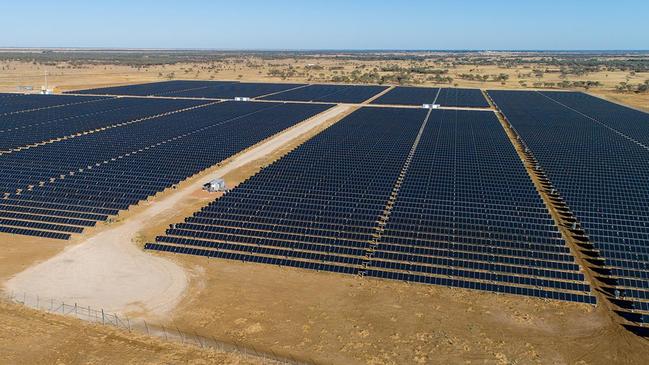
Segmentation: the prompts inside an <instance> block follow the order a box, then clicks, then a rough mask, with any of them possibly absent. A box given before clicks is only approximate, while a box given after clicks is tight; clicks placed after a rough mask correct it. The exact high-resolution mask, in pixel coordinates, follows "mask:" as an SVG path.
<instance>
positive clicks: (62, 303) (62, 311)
mask: <svg viewBox="0 0 649 365" xmlns="http://www.w3.org/2000/svg"><path fill="white" fill-rule="evenodd" d="M61 313H63V314H65V302H61Z"/></svg>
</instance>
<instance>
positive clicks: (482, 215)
mask: <svg viewBox="0 0 649 365" xmlns="http://www.w3.org/2000/svg"><path fill="white" fill-rule="evenodd" d="M316 121H317V124H316ZM291 133H293V134H291ZM289 135H290V136H291V137H288V136H289ZM273 141H275V142H274V143H275V144H276V146H275V147H273V148H274V149H273V150H272V151H271V152H272V153H271V152H269V151H270V149H269V148H270V147H268V146H270V144H271V143H273ZM265 146H266V147H265ZM264 148H267V149H268V151H265V150H264ZM260 150H264V151H265V152H264V154H263V155H255V156H254V158H253V157H247V156H249V155H251V153H253V152H255V151H260ZM278 151H281V153H280V152H278ZM246 158H248V159H247V160H245V159H246ZM264 158H265V159H266V160H264V162H263V163H262V162H258V163H257V164H258V166H257V167H256V168H255V169H250V171H248V170H246V171H248V172H245V173H244V172H239V175H237V176H239V177H238V178H233V177H231V175H228V174H232V173H235V172H238V171H240V169H241V168H242V166H246V165H245V163H252V162H253V161H261V159H264ZM238 159H244V160H245V163H244V162H241V163H238V162H237V161H239V160H238ZM0 161H1V162H2V163H0V189H1V194H2V198H1V200H0V241H7V242H9V241H10V242H12V244H20V242H21V239H23V238H24V239H27V238H30V239H43V240H47V242H53V243H48V244H49V245H60V247H61V249H63V248H64V247H68V245H69V244H70V245H72V246H74V245H79V246H77V247H81V246H83V245H84V242H86V241H87V240H92V239H93V237H95V236H99V235H101V234H103V233H104V232H109V231H111V230H113V229H119V227H120V226H121V225H125V224H129V222H130V220H131V219H133V220H134V219H135V218H134V217H136V216H137V214H144V213H143V212H146V211H147V210H151V209H155V207H156V204H158V203H157V202H158V201H159V200H160V199H174V197H176V203H175V204H176V205H175V207H177V208H174V209H175V211H174V212H173V214H171V213H169V215H168V217H166V218H165V219H160V218H159V217H158V218H156V220H155V224H154V222H153V221H154V220H153V219H151V224H150V226H149V227H144V228H146V230H147V234H143V235H142V236H138V237H139V238H138V240H137V241H135V242H130V241H129V242H125V243H124V244H126V245H131V246H137V250H138V252H137V255H141V256H139V257H141V260H144V261H146V260H164V261H165V262H171V263H172V264H173V263H176V264H178V265H181V264H182V263H186V262H189V263H191V265H193V266H200V267H203V268H204V269H201V270H208V271H209V270H212V269H211V268H212V267H214V268H228V267H229V266H228V265H234V264H237V265H239V264H241V265H244V267H246V268H248V269H247V270H249V271H250V272H251V273H254V272H257V271H256V270H279V272H283V271H284V270H291V271H290V272H296V273H297V275H298V276H304V277H311V276H309V275H318V276H317V277H320V276H321V275H327V278H331V279H327V280H332V281H336V280H340V281H341V282H345V283H351V284H349V285H351V286H353V285H382V284H383V283H387V285H403V286H404V287H406V286H407V287H412V286H414V287H415V288H417V289H416V290H420V288H429V287H430V288H445V290H449V293H456V292H457V293H459V292H462V293H465V292H466V293H470V294H469V295H473V294H475V295H476V296H478V295H484V296H489V298H495V299H493V300H496V301H498V300H503V301H505V300H519V299H520V300H528V301H532V302H533V303H537V302H538V303H551V304H550V305H557V306H558V305H574V306H579V308H585V310H586V311H605V312H606V313H608V315H610V317H608V318H611V320H612V321H614V322H615V324H616V326H618V327H619V328H620V329H621V330H624V331H628V332H630V333H633V334H634V335H640V336H646V334H647V333H648V332H649V223H648V222H649V210H647V205H648V204H649V165H648V163H647V161H649V114H647V113H644V112H641V111H638V110H635V109H631V108H629V107H625V106H622V105H620V104H615V103H612V102H609V101H606V100H603V99H600V98H597V97H595V96H591V95H589V94H585V93H579V92H567V91H509V90H480V89H468V88H450V87H410V86H385V85H342V84H308V83H257V82H235V81H189V80H187V81H183V80H178V81H163V82H153V83H145V84H134V85H126V86H115V87H106V88H94V89H84V90H76V91H69V92H66V93H65V94H57V95H23V94H0ZM242 161H243V160H242ZM216 173H218V175H219V177H223V178H224V179H225V180H224V181H226V182H228V185H229V186H228V188H227V189H226V191H224V192H220V193H217V194H210V193H207V192H204V191H190V190H191V189H190V186H193V185H190V184H192V183H193V182H194V181H197V182H199V183H201V184H202V183H205V182H206V180H207V179H208V177H209V178H212V177H216V175H215V174H216ZM182 194H185V195H182ZM190 194H193V195H190ZM191 199H194V200H192V204H191V205H190V204H189V203H187V204H185V205H183V204H184V203H183V201H184V200H187V201H189V200H191ZM151 217H153V216H151ZM156 217H157V216H156ZM147 219H148V218H147ZM88 242H89V241H88ZM67 251H68V250H66V251H64V253H65V252H67ZM156 262H157V261H156ZM179 263H181V264H179ZM140 264H141V263H138V265H140ZM187 265H189V264H187ZM181 266H182V265H181ZM142 267H145V266H142ZM143 270H144V269H143ZM34 275H36V274H34ZM142 275H145V276H146V275H150V276H151V277H152V278H151V280H152V281H153V280H154V278H153V277H154V276H155V275H156V273H155V272H143V273H142ZM250 275H252V274H250ZM313 277H314V278H315V277H316V276H313ZM314 280H315V279H314ZM209 282H211V281H208V283H209ZM366 283H367V284H366ZM44 285H45V284H44ZM203 285H204V287H205V285H207V289H206V290H209V289H210V288H209V285H208V284H203ZM393 288H397V287H396V286H395V287H393ZM56 290H58V289H56ZM242 290H243V289H242ZM395 290H400V289H395ZM164 295H168V294H159V296H164ZM511 298H514V299H511ZM268 300H269V301H270V300H272V299H270V298H269V299H268ZM490 300H491V299H490ZM140 305H141V306H142V308H147V303H142V304H140ZM192 305H196V304H195V303H192ZM75 306H76V304H75ZM151 308H153V306H152V307H151ZM225 310H227V308H226V309H225ZM437 310H438V311H443V310H444V309H443V308H442V309H439V308H438V309H437ZM148 330H149V329H148V327H147V331H148ZM178 332H180V330H179V331H178ZM165 334H166V333H165ZM181 337H182V336H181ZM201 345H202V344H201ZM307 362H308V361H307Z"/></svg>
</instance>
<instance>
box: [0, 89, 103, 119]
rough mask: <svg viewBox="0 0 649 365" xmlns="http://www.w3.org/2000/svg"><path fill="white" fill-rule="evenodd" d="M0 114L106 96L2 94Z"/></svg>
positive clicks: (81, 102)
mask: <svg viewBox="0 0 649 365" xmlns="http://www.w3.org/2000/svg"><path fill="white" fill-rule="evenodd" d="M0 95H5V97H2V98H0V116H1V117H3V119H4V117H6V116H7V115H10V114H12V113H20V112H24V111H28V110H34V109H46V108H57V107H61V106H64V105H73V104H83V103H91V102H93V101H97V100H102V99H105V97H97V96H85V97H76V96H72V95H38V94H35V95H22V94H0Z"/></svg>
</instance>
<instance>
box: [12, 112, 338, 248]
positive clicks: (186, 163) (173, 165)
mask: <svg viewBox="0 0 649 365" xmlns="http://www.w3.org/2000/svg"><path fill="white" fill-rule="evenodd" d="M173 102H175V103H178V102H180V101H179V100H178V101H176V100H175V101H173ZM185 103H186V102H185ZM190 104H196V102H191V103H190ZM330 107H331V105H307V104H285V103H246V102H224V103H218V104H211V105H204V106H199V107H196V108H194V109H191V110H185V111H182V112H178V113H172V114H162V115H160V116H157V117H155V118H149V119H144V120H140V121H137V122H134V123H130V124H126V125H121V126H118V127H115V128H109V129H105V130H101V131H99V132H96V133H91V134H84V135H80V136H77V137H75V138H69V139H64V140H60V141H57V142H54V143H49V144H44V145H40V146H36V147H31V148H28V149H24V150H21V151H17V152H13V153H8V154H3V155H0V232H5V233H13V234H22V235H31V236H41V237H51V238H58V239H68V238H69V237H70V235H71V234H73V233H80V232H82V231H83V229H84V228H86V227H92V226H94V225H95V224H96V222H98V221H105V220H106V219H108V217H109V216H111V215H115V214H118V213H119V211H120V210H125V209H128V208H129V207H130V206H131V205H134V204H137V203H138V202H139V201H141V200H144V199H147V198H148V197H150V196H152V195H155V194H156V193H158V192H161V191H163V190H165V189H167V188H169V187H172V186H173V185H175V184H177V183H179V182H181V181H183V180H185V179H186V178H188V177H190V176H192V175H194V174H196V173H199V172H201V171H203V170H205V169H207V168H209V167H212V166H214V165H216V164H217V163H219V162H221V161H223V160H225V159H227V158H228V157H230V156H232V155H234V154H236V153H238V152H240V151H242V150H244V149H246V148H248V147H250V146H252V145H254V144H256V143H258V142H260V141H262V140H264V139H266V138H268V137H270V136H272V135H274V134H276V133H278V132H281V131H283V130H285V129H286V128H289V127H291V126H293V125H295V124H297V123H299V122H301V121H303V120H305V119H308V118H310V117H312V116H314V115H316V114H318V113H320V112H322V111H324V110H326V109H328V108H330ZM1 138H2V137H1V134H0V139H1Z"/></svg>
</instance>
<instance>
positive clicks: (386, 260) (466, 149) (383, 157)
mask: <svg viewBox="0 0 649 365" xmlns="http://www.w3.org/2000/svg"><path fill="white" fill-rule="evenodd" d="M427 115H428V117H427ZM146 248H147V249H151V250H161V251H167V252H175V253H182V254H193V255H201V256H208V257H216V258H225V259H232V260H242V261H250V262H260V263H266V264H275V265H292V266H297V267H303V268H314V267H315V268H317V270H328V271H334V272H344V273H350V274H361V275H365V276H371V277H377V278H387V279H395V280H406V281H412V282H418V283H428V284H437V285H448V286H455V287H463V288H471V289H477V290H488V291H494V292H502V293H510V294H519V295H529V296H536V297H540V298H552V299H559V300H568V301H576V302H584V303H591V304H592V303H594V302H595V297H594V296H592V295H591V293H590V287H589V285H588V284H587V283H586V282H585V280H584V276H583V274H582V273H581V272H580V269H579V266H578V265H577V264H576V263H575V260H574V257H573V256H572V255H571V254H570V250H569V248H568V247H567V246H566V244H565V242H564V241H563V239H562V237H561V235H560V233H559V231H558V228H557V227H556V225H555V224H554V222H553V220H552V219H551V217H550V215H549V213H548V211H547V209H546V208H545V206H544V204H543V201H542V200H541V198H540V197H539V195H538V193H537V192H536V190H535V187H534V185H533V184H532V182H531V181H530V179H529V176H528V175H527V172H526V170H525V169H524V167H523V165H522V163H521V161H520V160H519V159H518V155H517V154H516V152H515V150H514V148H513V146H512V145H511V143H510V142H509V140H508V138H507V136H506V134H505V132H504V130H503V129H502V127H501V126H500V124H499V122H498V120H497V118H496V117H495V115H494V114H493V113H491V112H475V111H473V112H471V111H456V110H453V111H451V110H444V111H441V110H439V111H432V110H431V111H430V112H427V111H426V110H423V109H399V108H361V109H360V110H358V111H356V112H354V113H352V114H351V115H350V116H348V117H346V118H345V119H343V120H342V121H340V122H338V123H337V124H335V125H333V126H331V127H329V128H328V129H327V130H326V131H324V132H322V133H321V134H319V135H318V136H316V137H314V138H313V139H311V140H309V141H307V142H305V143H304V144H303V145H301V146H300V147H298V148H297V149H295V150H294V151H292V152H291V153H289V154H288V155H286V156H285V157H283V158H282V159H280V160H279V161H277V162H275V163H273V164H272V165H270V166H269V167H267V168H265V169H263V170H262V171H261V172H259V173H258V174H256V175H255V176H253V177H251V178H250V179H248V180H246V181H245V182H243V183H242V184H240V185H239V186H238V187H237V188H235V189H234V190H233V191H231V192H229V193H228V194H226V195H225V196H223V197H221V198H219V199H218V200H216V201H214V202H212V203H210V204H209V205H208V206H206V207H204V208H202V209H201V210H200V211H199V212H196V213H195V214H194V215H193V216H191V217H188V218H186V219H185V221H184V222H182V223H178V224H174V225H173V226H172V227H171V228H169V229H168V230H167V231H166V232H165V235H164V236H159V237H157V238H156V242H155V243H150V244H147V245H146ZM314 265H315V266H314ZM341 268H347V269H346V270H343V269H341Z"/></svg>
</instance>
